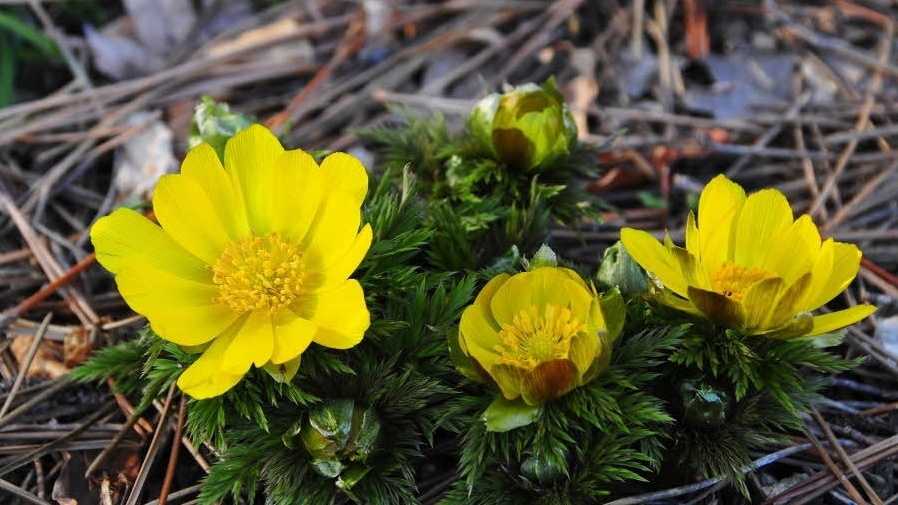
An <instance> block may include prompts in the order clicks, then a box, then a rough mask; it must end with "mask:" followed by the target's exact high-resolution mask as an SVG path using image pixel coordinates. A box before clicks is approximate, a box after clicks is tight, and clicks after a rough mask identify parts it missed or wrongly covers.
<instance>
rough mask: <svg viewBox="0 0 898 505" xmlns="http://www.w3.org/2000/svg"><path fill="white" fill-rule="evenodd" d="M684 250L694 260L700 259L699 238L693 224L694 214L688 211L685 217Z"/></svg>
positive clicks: (696, 226) (696, 228)
mask: <svg viewBox="0 0 898 505" xmlns="http://www.w3.org/2000/svg"><path fill="white" fill-rule="evenodd" d="M686 250H687V251H689V253H690V254H692V256H694V257H695V259H696V260H698V261H701V259H702V248H701V236H700V235H699V232H698V225H697V224H696V222H695V214H693V213H692V211H691V210H690V211H689V215H687V216H686Z"/></svg>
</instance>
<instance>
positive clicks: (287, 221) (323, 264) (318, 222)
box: [90, 125, 372, 398]
mask: <svg viewBox="0 0 898 505" xmlns="http://www.w3.org/2000/svg"><path fill="white" fill-rule="evenodd" d="M367 190H368V175H367V173H366V172H365V168H364V167H363V166H362V165H361V163H360V162H359V161H358V160H357V159H355V158H353V157H352V156H349V155H347V154H343V153H336V154H332V155H330V156H328V157H327V158H325V159H324V161H323V162H322V164H321V166H320V167H319V166H318V164H317V163H315V161H314V160H313V159H312V157H311V156H309V155H308V154H306V153H305V152H303V151H300V150H294V151H284V149H283V147H281V144H280V142H279V141H278V140H277V138H276V137H275V136H274V135H272V133H271V132H270V131H268V130H267V129H265V128H264V127H262V126H259V125H253V126H250V127H249V128H247V129H245V130H243V131H241V132H240V133H238V134H236V135H235V136H234V137H233V138H232V139H231V140H230V141H229V142H228V143H227V145H226V146H225V150H224V167H222V163H221V162H220V161H219V158H218V156H216V154H215V151H214V150H213V148H212V147H211V146H210V145H209V144H201V145H199V146H197V147H195V148H194V149H191V150H190V152H189V153H188V154H187V157H186V158H185V159H184V163H183V165H182V167H181V173H180V174H172V175H167V176H164V177H163V178H162V179H161V180H160V181H159V184H158V186H157V187H156V190H155V192H154V194H153V209H154V212H155V214H156V218H157V219H158V220H159V225H157V224H155V223H153V222H151V221H150V220H149V219H147V218H145V217H143V216H142V215H140V214H138V213H137V212H134V211H133V210H130V209H118V210H116V211H114V212H113V213H112V214H110V215H109V216H106V217H104V218H101V219H100V220H98V221H97V222H96V224H94V226H93V227H92V228H91V231H90V235H91V239H92V241H93V244H94V247H95V249H96V252H97V260H98V261H99V262H100V263H101V264H102V265H103V266H104V267H106V269H108V270H109V271H111V272H112V273H113V274H115V280H116V283H117V284H118V288H119V291H120V292H121V294H122V297H123V298H124V299H125V301H126V302H127V303H128V304H129V305H130V306H131V308H133V309H134V310H135V311H137V312H139V313H141V314H143V315H145V316H146V317H147V319H148V320H149V322H150V326H151V327H152V329H153V331H155V332H156V333H157V334H158V335H159V336H160V337H162V338H163V339H165V340H168V341H170V342H174V343H175V344H178V345H180V346H183V347H185V348H188V349H191V350H192V349H196V348H199V347H200V346H203V347H204V349H203V351H202V356H200V358H199V359H197V360H196V362H194V363H193V364H192V365H191V366H190V367H189V368H188V369H187V370H185V371H184V373H183V374H182V375H181V377H180V378H179V379H178V385H179V386H180V387H181V389H183V390H184V391H186V392H187V393H188V394H190V395H191V396H193V397H194V398H209V397H212V396H217V395H220V394H222V393H224V392H225V391H227V390H228V389H230V388H231V387H233V386H234V385H235V384H236V383H237V382H238V381H239V380H240V379H241V378H242V377H243V375H244V374H245V373H246V372H247V371H248V370H249V368H250V367H251V366H253V365H255V366H257V367H266V369H268V370H269V371H271V372H272V375H275V376H280V377H284V376H287V377H291V376H292V373H295V371H296V368H297V366H298V360H299V357H300V355H301V354H302V352H303V351H304V350H305V349H306V348H307V347H308V346H309V344H310V343H312V342H316V343H318V344H321V345H324V346H326V347H331V348H337V349H345V348H349V347H352V346H354V345H355V344H357V343H358V342H359V341H360V340H361V339H362V335H363V334H364V333H365V331H366V330H367V328H368V326H369V324H370V316H369V313H368V309H367V307H366V305H365V298H364V294H363V292H362V288H361V286H360V285H359V283H358V281H356V280H353V279H349V276H350V275H351V274H352V272H353V271H354V270H355V269H356V268H357V267H358V265H359V263H360V262H361V261H362V258H364V256H365V254H366V253H367V251H368V248H369V247H370V245H371V238H372V232H371V227H370V226H369V225H365V226H364V227H363V228H362V229H361V231H359V227H360V225H361V211H360V208H361V204H362V201H363V200H364V198H365V194H366V193H367Z"/></svg>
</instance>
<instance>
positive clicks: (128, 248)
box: [90, 208, 211, 282]
mask: <svg viewBox="0 0 898 505" xmlns="http://www.w3.org/2000/svg"><path fill="white" fill-rule="evenodd" d="M90 239H91V242H93V244H94V249H96V252H97V261H99V262H100V264H101V265H103V266H104V267H105V268H106V269H107V270H109V271H110V272H112V273H114V274H117V273H119V272H120V271H121V270H122V263H123V262H127V261H134V260H137V261H140V262H142V263H145V264H147V265H149V266H151V267H153V268H156V269H159V270H162V271H164V272H168V273H170V274H172V275H175V276H177V277H181V278H182V279H192V280H195V281H198V282H203V281H205V280H207V279H211V274H210V273H209V271H208V269H206V265H205V263H203V262H202V261H201V260H200V259H199V258H197V257H196V256H194V255H192V254H190V253H189V252H187V250H186V249H184V248H183V247H181V246H180V245H178V243H177V242H175V241H174V240H172V239H171V237H169V236H168V235H167V234H166V233H165V232H164V231H163V230H162V228H160V227H159V226H157V225H155V224H153V223H152V222H151V221H150V220H149V219H147V218H145V217H143V216H142V215H140V214H138V213H137V212H134V211H133V210H131V209H124V208H121V209H116V210H115V211H114V212H112V214H109V215H108V216H105V217H101V218H100V219H98V220H97V222H96V223H94V225H93V226H92V227H91V229H90Z"/></svg>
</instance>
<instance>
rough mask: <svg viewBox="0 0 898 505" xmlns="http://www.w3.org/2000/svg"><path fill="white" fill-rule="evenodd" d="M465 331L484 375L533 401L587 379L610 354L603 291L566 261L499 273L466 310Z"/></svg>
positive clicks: (463, 338) (465, 349) (507, 393)
mask: <svg viewBox="0 0 898 505" xmlns="http://www.w3.org/2000/svg"><path fill="white" fill-rule="evenodd" d="M458 337H459V338H458V341H459V347H460V348H461V351H462V353H464V354H465V355H466V356H467V357H468V358H469V359H470V360H471V361H472V362H473V364H474V368H475V369H477V370H478V372H479V373H480V375H481V377H482V379H483V380H485V381H486V382H490V383H494V384H495V385H496V386H498V388H499V389H500V390H501V392H502V395H503V396H504V397H505V398H506V399H508V400H513V399H515V398H518V397H521V398H522V399H523V400H524V402H526V403H527V404H528V405H541V404H543V403H545V402H546V401H548V400H551V399H553V398H557V397H559V396H562V395H564V394H565V393H567V392H568V391H570V390H571V389H573V388H574V387H576V386H579V385H582V384H584V383H586V382H588V381H589V380H591V379H592V378H593V377H595V376H596V375H597V374H598V373H599V372H601V371H602V370H604V368H605V367H606V366H607V365H608V361H609V359H610V356H611V354H610V350H611V349H610V346H611V343H612V342H611V340H612V337H611V336H609V334H608V331H607V328H606V324H605V317H604V315H603V314H602V307H601V305H600V302H599V298H598V296H597V295H596V293H595V292H594V291H593V290H591V289H590V288H588V287H587V286H586V283H584V282H583V279H581V278H580V276H579V275H577V274H576V273H575V272H573V271H572V270H568V269H566V268H557V267H540V268H536V269H534V270H532V271H529V272H523V273H519V274H517V275H514V276H509V275H508V274H501V275H499V276H497V277H495V278H493V279H492V280H491V281H490V282H489V283H487V285H486V286H485V287H484V288H483V290H482V291H481V292H480V294H478V295H477V299H476V300H475V301H474V304H473V305H470V306H469V307H467V308H466V309H465V311H464V312H463V313H462V316H461V324H460V326H459V335H458Z"/></svg>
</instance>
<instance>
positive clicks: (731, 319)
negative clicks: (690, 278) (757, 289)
mask: <svg viewBox="0 0 898 505" xmlns="http://www.w3.org/2000/svg"><path fill="white" fill-rule="evenodd" d="M689 300H691V301H692V303H693V304H694V305H695V306H696V307H697V308H698V309H699V310H700V311H702V313H703V314H704V315H705V316H706V317H708V318H710V319H711V320H713V321H715V322H717V323H719V324H722V325H724V326H726V327H728V328H741V327H742V325H743V324H744V323H745V310H744V309H743V308H742V304H740V303H739V302H737V301H735V300H732V299H730V298H729V297H727V296H726V295H722V294H720V293H715V292H713V291H707V290H704V289H700V288H694V287H692V286H690V287H689Z"/></svg>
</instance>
